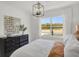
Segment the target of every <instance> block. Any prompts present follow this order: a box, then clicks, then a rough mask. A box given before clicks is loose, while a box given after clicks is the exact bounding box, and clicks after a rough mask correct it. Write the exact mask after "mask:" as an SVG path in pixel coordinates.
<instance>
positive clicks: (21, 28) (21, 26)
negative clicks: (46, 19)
mask: <svg viewBox="0 0 79 59" xmlns="http://www.w3.org/2000/svg"><path fill="white" fill-rule="evenodd" d="M26 29H27V27H25V26H24V25H20V28H19V30H20V31H21V32H22V35H23V34H24V32H25V30H26Z"/></svg>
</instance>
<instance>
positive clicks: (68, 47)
mask: <svg viewBox="0 0 79 59" xmlns="http://www.w3.org/2000/svg"><path fill="white" fill-rule="evenodd" d="M65 39H66V40H65V42H64V43H65V48H64V57H79V41H78V40H77V39H76V38H75V36H74V35H68V36H67V38H65Z"/></svg>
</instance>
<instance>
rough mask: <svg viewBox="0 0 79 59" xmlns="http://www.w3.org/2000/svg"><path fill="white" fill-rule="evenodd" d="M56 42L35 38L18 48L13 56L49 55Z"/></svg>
mask: <svg viewBox="0 0 79 59" xmlns="http://www.w3.org/2000/svg"><path fill="white" fill-rule="evenodd" d="M54 42H55V41H54V40H43V39H38V40H35V41H34V42H32V43H30V44H27V45H25V46H23V47H21V48H19V49H17V50H16V51H15V52H14V53H13V54H12V55H11V57H47V56H48V54H49V51H50V49H51V48H52V47H53V44H54Z"/></svg>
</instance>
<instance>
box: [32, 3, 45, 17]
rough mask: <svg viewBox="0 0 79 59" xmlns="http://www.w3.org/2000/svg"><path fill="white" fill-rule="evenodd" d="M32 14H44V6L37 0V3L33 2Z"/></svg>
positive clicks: (40, 15)
mask: <svg viewBox="0 0 79 59" xmlns="http://www.w3.org/2000/svg"><path fill="white" fill-rule="evenodd" d="M32 14H33V16H36V17H42V16H44V6H43V5H42V4H41V3H39V2H37V4H34V5H33V7H32Z"/></svg>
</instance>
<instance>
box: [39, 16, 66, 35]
mask: <svg viewBox="0 0 79 59" xmlns="http://www.w3.org/2000/svg"><path fill="white" fill-rule="evenodd" d="M59 16H61V17H63V19H64V20H63V26H62V30H63V32H64V21H65V17H64V15H57V16H53V17H59ZM53 17H50V24H53V21H52V20H51V19H52V18H53ZM44 18H48V17H44ZM44 18H40V20H39V36H42V35H41V33H42V29H41V23H40V22H41V20H42V19H44ZM51 29H52V26H50V35H52V34H51ZM63 35H64V34H63ZM63 35H62V36H63Z"/></svg>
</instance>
